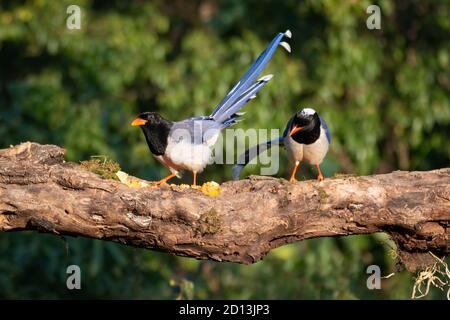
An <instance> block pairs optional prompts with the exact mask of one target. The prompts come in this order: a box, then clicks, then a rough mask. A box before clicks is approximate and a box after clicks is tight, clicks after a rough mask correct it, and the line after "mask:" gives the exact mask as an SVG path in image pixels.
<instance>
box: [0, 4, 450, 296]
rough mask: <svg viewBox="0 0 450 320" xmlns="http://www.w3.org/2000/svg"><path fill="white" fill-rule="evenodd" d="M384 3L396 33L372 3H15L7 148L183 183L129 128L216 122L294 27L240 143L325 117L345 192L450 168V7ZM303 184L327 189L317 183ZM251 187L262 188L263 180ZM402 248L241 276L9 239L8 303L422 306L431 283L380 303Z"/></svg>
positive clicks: (400, 288) (292, 249)
mask: <svg viewBox="0 0 450 320" xmlns="http://www.w3.org/2000/svg"><path fill="white" fill-rule="evenodd" d="M376 3H377V4H379V5H380V6H381V8H382V30H368V29H367V28H366V19H367V17H368V14H366V8H367V7H368V5H370V4H372V2H371V1H350V0H348V1H332V0H304V1H299V0H287V1H256V0H249V1H238V0H231V1H225V0H224V1H212V0H209V1H208V0H195V1H181V0H174V1H168V2H165V1H162V0H161V1H152V2H150V1H148V2H146V1H138V0H134V1H131V0H130V1H106V0H105V1H94V0H70V1H68V0H63V1H50V0H27V1H25V0H22V1H20V0H17V1H15V0H2V1H1V3H0V147H7V146H9V145H10V144H17V143H19V142H22V141H27V140H32V141H36V142H40V143H54V144H58V145H61V146H64V147H65V148H66V149H67V159H68V160H71V161H80V160H85V159H89V157H90V156H91V155H107V156H109V157H111V158H112V159H114V160H116V161H118V162H119V163H120V165H121V167H122V168H123V169H124V170H125V171H127V172H130V173H132V174H134V175H137V176H140V177H143V178H147V179H157V178H160V177H163V176H164V175H165V174H166V173H167V171H166V169H165V168H163V167H162V166H161V165H159V164H158V163H157V162H155V160H154V159H153V158H152V157H151V156H150V153H149V151H148V149H147V146H146V144H145V142H144V139H143V136H142V134H141V132H140V130H137V129H136V128H133V127H131V126H130V125H129V124H130V121H131V120H132V119H133V117H134V116H135V115H136V114H137V113H139V112H141V111H144V110H151V111H157V112H160V113H161V114H163V115H164V116H166V117H168V118H171V119H182V118H185V117H188V116H192V115H206V114H209V113H210V112H211V110H212V109H213V108H214V106H215V105H216V104H217V103H218V102H219V101H220V100H221V98H222V97H223V96H224V95H225V94H226V92H227V91H228V90H229V88H230V86H231V85H232V84H233V83H234V82H235V81H237V80H238V79H239V77H240V76H241V75H242V73H243V70H245V68H247V67H248V65H249V64H250V63H251V62H252V61H253V59H255V58H256V56H257V55H258V54H259V53H260V52H261V51H262V50H263V49H264V47H265V46H266V45H267V43H268V42H269V41H270V40H271V39H272V37H273V36H274V35H275V34H276V33H277V32H283V31H285V30H286V29H288V28H289V29H290V30H292V32H293V39H292V40H291V41H290V43H291V46H292V49H293V52H292V54H290V55H288V54H286V52H284V51H283V50H278V51H277V53H276V54H275V56H274V58H273V59H272V61H271V62H270V64H269V65H268V67H267V69H266V70H265V73H273V74H274V75H275V78H274V79H273V80H272V81H271V82H270V83H269V85H267V86H266V87H265V88H264V90H262V92H261V93H260V94H259V96H258V98H257V99H255V100H253V101H251V102H250V103H249V104H248V105H247V106H246V107H245V111H247V115H246V120H245V121H244V122H242V123H240V124H239V125H238V126H237V127H240V128H244V129H245V128H251V127H252V128H280V129H283V128H284V126H285V123H286V121H287V119H288V118H289V117H290V116H291V115H292V114H293V113H294V112H295V111H296V110H298V109H299V108H300V107H302V106H313V107H314V108H315V109H316V110H318V111H319V113H320V114H321V115H323V116H324V117H325V118H326V119H327V122H328V123H329V126H330V129H331V132H332V135H333V144H332V147H331V151H330V153H329V156H328V157H327V159H326V161H325V162H324V164H323V169H324V172H325V174H326V175H328V176H330V175H332V174H334V173H336V172H349V173H355V174H371V173H380V172H389V171H391V170H395V169H405V170H427V169H433V168H439V167H446V166H448V165H449V160H450V139H449V129H450V96H449V92H450V90H449V89H450V68H449V66H450V50H449V49H450V38H449V36H448V35H449V34H450V19H449V17H450V14H449V13H450V12H449V11H450V1H448V0H443V1H415V0H413V1H407V0H396V1H388V0H380V1H377V2H376ZM70 4H77V5H79V6H80V7H81V8H82V29H81V30H68V29H67V28H66V18H67V16H68V15H67V14H66V8H67V6H68V5H70ZM281 154H282V159H281V161H282V170H281V172H280V173H279V175H280V176H283V177H286V176H287V174H288V172H289V170H290V166H289V164H288V162H287V160H286V158H285V155H284V154H283V153H281ZM301 170H302V172H303V175H304V177H305V178H310V177H312V175H311V174H312V171H310V168H308V166H305V167H304V168H302V169H301ZM244 173H245V174H251V173H254V174H255V173H258V170H257V166H250V167H249V168H248V169H246V170H245V172H244ZM230 175H231V174H230V167H229V166H225V165H224V166H220V165H215V166H210V167H209V168H208V169H207V170H206V171H205V172H204V174H202V175H201V177H200V178H201V179H203V181H206V180H215V181H219V182H222V181H226V180H228V179H230ZM300 175H301V174H300ZM187 181H190V177H188V180H187ZM390 245H391V244H389V241H388V239H387V238H386V237H385V236H384V235H381V234H377V235H372V236H353V237H347V238H338V239H331V238H323V239H314V240H309V241H305V242H302V243H299V244H294V245H290V246H286V247H283V248H280V249H277V250H274V251H273V252H272V253H270V254H269V255H268V256H267V258H266V259H264V260H263V261H262V262H259V263H257V264H255V265H252V266H241V265H236V264H228V263H214V262H204V261H203V262H200V261H196V260H193V259H187V258H179V257H173V256H170V255H166V254H162V253H156V252H151V251H144V250H140V249H133V248H127V247H124V246H121V245H118V244H113V243H104V242H101V241H95V240H88V239H75V238H65V239H64V238H57V237H53V236H47V235H42V234H37V233H16V234H0V297H1V298H145V299H159V298H168V299H174V298H177V297H178V298H198V299H206V298H235V299H236V298H237V299H246V298H263V299H265V298H273V299H277V298H287V299H300V298H311V299H319V298H328V299H342V298H350V299H353V298H360V299H380V298H381V299H393V298H401V299H408V298H409V297H410V294H411V289H412V285H413V277H414V275H412V274H408V273H406V272H400V273H397V274H396V275H395V276H394V277H392V278H390V279H389V280H383V289H382V290H373V291H370V290H368V289H367V287H366V279H367V275H366V273H365V269H366V267H367V266H368V265H370V264H378V265H380V266H381V268H382V272H383V273H384V274H389V273H391V272H395V271H396V270H395V260H394V258H393V257H392V256H390V255H389V252H390V247H389V246H390ZM70 264H78V265H79V266H80V267H81V269H82V276H83V280H82V290H81V291H69V290H67V289H66V286H65V281H66V276H67V275H66V274H65V271H66V267H67V266H68V265H70ZM433 297H434V298H443V294H442V293H441V292H439V291H435V292H433V294H432V295H430V296H429V297H428V298H433Z"/></svg>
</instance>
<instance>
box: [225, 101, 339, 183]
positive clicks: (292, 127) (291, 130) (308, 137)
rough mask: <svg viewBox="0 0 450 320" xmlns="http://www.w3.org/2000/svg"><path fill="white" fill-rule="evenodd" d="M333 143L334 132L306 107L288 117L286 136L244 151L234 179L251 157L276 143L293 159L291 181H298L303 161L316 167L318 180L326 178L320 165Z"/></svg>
mask: <svg viewBox="0 0 450 320" xmlns="http://www.w3.org/2000/svg"><path fill="white" fill-rule="evenodd" d="M330 143H331V135H330V131H329V130H328V126H327V123H326V122H325V120H324V119H323V118H322V117H319V115H318V114H317V112H316V111H315V110H314V109H312V108H304V109H302V110H300V111H298V112H297V113H295V115H294V116H293V117H292V118H291V119H290V120H289V122H288V123H287V126H286V129H285V130H284V133H283V136H281V137H279V138H276V139H274V140H271V141H267V142H264V143H261V144H259V145H257V146H254V147H252V148H250V149H248V150H246V151H245V152H244V154H242V155H241V156H240V157H239V159H238V164H236V165H235V166H233V180H239V175H240V173H241V171H242V169H243V168H244V167H245V165H247V164H248V163H249V162H250V160H252V159H253V158H254V157H256V156H258V155H259V154H260V153H261V152H264V151H265V150H267V149H268V148H271V147H272V146H273V145H274V144H279V145H284V147H285V148H286V151H287V153H288V157H289V159H290V160H291V161H292V162H294V167H293V169H292V173H291V176H290V179H289V181H291V182H293V181H296V179H295V174H296V172H297V168H298V166H299V165H300V162H301V161H302V160H307V161H308V162H309V163H311V164H313V165H315V166H316V168H317V180H319V181H322V180H323V179H324V177H323V175H322V172H321V171H320V164H321V163H322V161H323V159H324V158H325V155H326V154H327V152H328V147H329V145H330Z"/></svg>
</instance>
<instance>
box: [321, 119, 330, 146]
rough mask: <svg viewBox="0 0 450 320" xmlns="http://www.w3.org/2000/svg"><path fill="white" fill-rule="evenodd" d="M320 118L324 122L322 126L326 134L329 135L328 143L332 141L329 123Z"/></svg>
mask: <svg viewBox="0 0 450 320" xmlns="http://www.w3.org/2000/svg"><path fill="white" fill-rule="evenodd" d="M319 118H320V123H321V124H322V128H323V129H324V130H325V135H326V136H327V140H328V143H331V134H330V130H328V125H327V123H326V122H325V120H324V119H323V118H322V117H319Z"/></svg>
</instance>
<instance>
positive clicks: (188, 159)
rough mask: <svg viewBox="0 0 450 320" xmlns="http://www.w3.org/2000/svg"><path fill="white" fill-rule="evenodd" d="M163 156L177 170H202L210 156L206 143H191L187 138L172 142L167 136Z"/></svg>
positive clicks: (209, 149)
mask: <svg viewBox="0 0 450 320" xmlns="http://www.w3.org/2000/svg"><path fill="white" fill-rule="evenodd" d="M165 157H166V158H169V159H170V161H171V162H172V163H173V166H174V167H175V168H177V169H178V170H189V171H195V172H202V171H203V169H204V168H205V167H206V165H207V164H208V162H209V159H210V158H211V148H210V147H209V146H208V145H206V144H192V143H190V142H189V141H188V140H182V141H180V142H174V141H173V140H172V139H171V138H170V137H169V139H168V144H167V148H166V152H165Z"/></svg>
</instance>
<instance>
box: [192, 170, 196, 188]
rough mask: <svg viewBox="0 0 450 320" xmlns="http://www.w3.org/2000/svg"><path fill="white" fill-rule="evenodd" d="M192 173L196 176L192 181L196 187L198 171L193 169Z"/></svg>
mask: <svg viewBox="0 0 450 320" xmlns="http://www.w3.org/2000/svg"><path fill="white" fill-rule="evenodd" d="M192 175H193V177H194V181H193V183H192V186H194V187H196V186H197V172H196V171H192Z"/></svg>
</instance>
